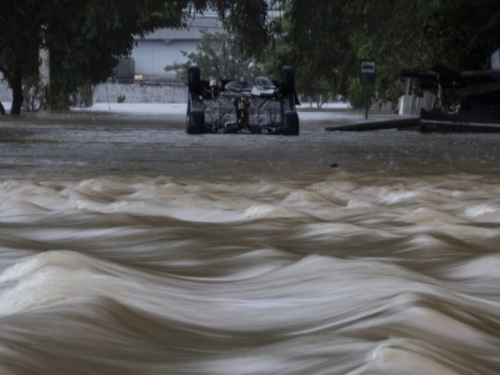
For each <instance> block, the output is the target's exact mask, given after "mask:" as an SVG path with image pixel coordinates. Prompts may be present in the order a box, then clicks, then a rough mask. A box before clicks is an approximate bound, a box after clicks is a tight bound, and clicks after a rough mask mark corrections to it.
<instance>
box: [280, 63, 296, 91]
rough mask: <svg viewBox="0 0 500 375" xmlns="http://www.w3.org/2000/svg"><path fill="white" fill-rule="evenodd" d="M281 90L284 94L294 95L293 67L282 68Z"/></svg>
mask: <svg viewBox="0 0 500 375" xmlns="http://www.w3.org/2000/svg"><path fill="white" fill-rule="evenodd" d="M281 88H282V90H283V91H284V92H285V93H290V94H295V69H294V68H293V66H285V67H284V68H283V71H282V78H281Z"/></svg>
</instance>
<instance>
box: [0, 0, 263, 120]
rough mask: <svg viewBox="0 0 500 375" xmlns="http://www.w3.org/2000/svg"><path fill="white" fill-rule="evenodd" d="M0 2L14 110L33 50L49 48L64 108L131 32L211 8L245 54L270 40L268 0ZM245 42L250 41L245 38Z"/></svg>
mask: <svg viewBox="0 0 500 375" xmlns="http://www.w3.org/2000/svg"><path fill="white" fill-rule="evenodd" d="M2 3H6V4H2V6H0V21H1V22H0V32H1V34H0V35H1V41H0V71H1V72H2V73H3V74H4V76H5V77H6V79H7V81H8V83H9V85H10V86H11V87H12V89H13V94H14V95H13V96H14V100H13V105H12V109H11V113H12V114H14V115H15V114H19V113H20V110H21V106H22V101H23V96H22V80H23V77H27V76H28V75H32V74H36V72H37V70H38V64H39V61H38V50H39V48H40V47H48V48H49V50H50V53H51V78H52V81H51V90H52V93H53V99H55V98H57V101H56V102H54V100H53V101H52V105H53V106H55V107H56V108H57V107H59V105H57V103H59V104H61V106H62V107H64V106H65V105H66V104H67V98H68V97H69V94H71V93H72V92H73V91H74V90H76V89H77V88H78V87H80V86H82V85H84V84H94V83H99V82H102V81H104V80H106V79H107V78H108V77H109V76H110V75H111V73H112V71H113V69H114V68H115V67H116V65H117V63H118V58H119V57H122V56H126V55H128V54H129V53H130V52H131V50H132V47H133V44H134V35H144V34H145V33H147V32H150V31H153V30H155V29H157V28H160V27H180V26H182V25H183V24H184V21H185V19H186V17H189V16H190V15H192V14H194V13H196V12H200V11H203V10H204V9H208V8H211V9H216V10H217V11H218V12H219V14H220V15H221V17H222V18H223V20H224V22H225V23H226V25H227V26H228V27H229V28H230V29H231V30H232V31H233V32H235V33H236V34H237V35H238V36H237V38H236V41H237V43H238V45H239V46H240V50H241V51H242V53H246V54H247V55H251V54H255V53H258V52H256V49H257V46H258V45H260V46H262V44H263V43H265V42H266V40H267V31H266V30H267V29H266V18H267V9H268V7H269V3H268V2H267V1H266V0H236V1H229V0H191V1H190V0H127V1H123V0H16V1H11V0H9V1H3V2H2ZM245 41H247V42H245Z"/></svg>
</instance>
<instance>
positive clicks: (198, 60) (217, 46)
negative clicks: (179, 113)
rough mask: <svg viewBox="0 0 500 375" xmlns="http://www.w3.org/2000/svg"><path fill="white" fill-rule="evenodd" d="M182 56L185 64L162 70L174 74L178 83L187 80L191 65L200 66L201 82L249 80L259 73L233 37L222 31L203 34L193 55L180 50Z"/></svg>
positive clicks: (168, 66) (176, 64)
mask: <svg viewBox="0 0 500 375" xmlns="http://www.w3.org/2000/svg"><path fill="white" fill-rule="evenodd" d="M182 54H183V55H184V56H185V57H186V58H187V62H185V63H175V64H172V65H167V66H166V67H165V70H166V71H175V72H176V73H177V76H178V77H179V78H180V79H182V80H185V79H186V78H187V71H188V68H189V66H191V65H198V66H199V67H200V70H201V74H202V77H203V78H204V79H209V78H210V77H214V78H221V79H236V78H238V77H246V78H250V77H253V76H255V75H258V74H259V73H260V70H259V67H258V65H257V64H256V63H255V60H254V59H253V58H248V57H246V56H245V55H244V54H243V53H241V52H240V49H239V47H238V45H237V42H236V40H235V38H234V36H232V35H231V34H229V33H226V32H216V33H209V32H203V35H202V38H201V41H200V43H199V45H198V47H197V50H196V52H192V53H187V52H185V51H182Z"/></svg>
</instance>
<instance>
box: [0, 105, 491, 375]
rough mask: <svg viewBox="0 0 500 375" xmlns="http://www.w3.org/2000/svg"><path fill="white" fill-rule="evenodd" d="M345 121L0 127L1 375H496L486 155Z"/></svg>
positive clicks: (460, 138) (50, 120) (450, 139)
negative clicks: (281, 131)
mask: <svg viewBox="0 0 500 375" xmlns="http://www.w3.org/2000/svg"><path fill="white" fill-rule="evenodd" d="M349 116H350V115H349V114H348V113H343V114H336V113H332V114H331V115H328V116H326V117H325V116H323V117H314V116H310V115H308V114H303V115H302V129H301V135H300V136H299V137H283V136H264V135H261V136H258V135H250V134H245V135H201V136H188V135H186V134H185V133H184V131H183V119H182V117H179V116H173V115H172V116H165V117H164V118H160V117H158V116H156V117H155V116H149V117H144V116H143V117H138V116H126V117H124V116H103V115H98V114H91V115H89V114H86V115H83V114H78V115H75V114H67V115H64V116H52V117H50V116H49V117H43V118H40V117H30V116H25V117H23V118H21V119H17V120H11V119H9V118H2V120H1V122H0V149H1V158H0V373H1V374H353V375H354V374H419V375H420V374H423V373H427V374H498V373H500V363H499V360H498V358H499V353H500V339H499V338H498V337H499V336H500V323H499V322H500V292H499V288H498V286H499V283H500V252H499V248H500V246H499V245H500V231H499V226H500V185H499V182H500V174H499V172H500V164H499V162H500V148H499V147H498V144H499V141H500V136H499V135H484V134H483V135H474V134H458V135H457V134H455V135H421V134H418V133H415V132H411V131H395V130H386V131H378V132H369V133H330V132H325V131H324V128H325V126H332V125H335V124H340V123H345V121H348V119H349ZM353 116H354V115H353ZM332 165H336V166H334V167H332Z"/></svg>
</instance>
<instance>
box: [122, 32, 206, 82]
mask: <svg viewBox="0 0 500 375" xmlns="http://www.w3.org/2000/svg"><path fill="white" fill-rule="evenodd" d="M197 45H198V40H169V41H167V42H165V40H140V41H138V42H137V46H136V47H135V48H134V49H133V50H132V55H131V57H132V58H133V59H134V66H135V74H136V75H145V76H158V75H163V76H166V75H168V76H174V75H175V74H174V72H172V71H170V72H166V71H165V70H164V68H165V66H166V65H171V64H174V63H176V62H178V63H183V62H186V60H187V59H186V57H184V56H183V55H182V51H185V52H187V53H191V52H194V51H196V47H197Z"/></svg>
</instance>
